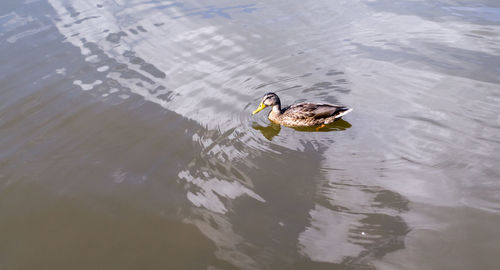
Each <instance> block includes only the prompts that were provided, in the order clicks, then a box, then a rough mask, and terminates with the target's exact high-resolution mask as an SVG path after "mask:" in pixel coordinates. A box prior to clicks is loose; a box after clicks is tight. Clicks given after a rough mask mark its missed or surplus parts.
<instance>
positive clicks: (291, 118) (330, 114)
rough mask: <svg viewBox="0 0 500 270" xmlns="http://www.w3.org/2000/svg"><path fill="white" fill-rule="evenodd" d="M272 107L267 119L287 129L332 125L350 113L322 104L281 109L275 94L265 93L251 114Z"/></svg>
mask: <svg viewBox="0 0 500 270" xmlns="http://www.w3.org/2000/svg"><path fill="white" fill-rule="evenodd" d="M266 107H272V109H271V111H270V112H269V115H268V118H269V120H271V121H272V122H274V123H277V124H280V125H284V126H289V127H309V126H317V125H326V124H330V123H333V122H334V121H335V120H336V119H339V118H341V117H342V116H344V115H345V114H347V113H349V112H350V111H352V109H351V108H348V107H345V106H341V105H334V104H324V103H309V102H302V103H297V104H293V105H290V106H288V107H285V108H283V109H282V108H281V101H280V99H279V97H278V96H277V95H276V94H275V93H267V94H265V95H264V97H263V98H262V101H261V103H260V105H259V107H258V108H257V109H256V110H255V111H254V112H253V114H256V113H257V112H259V111H261V110H263V109H264V108H266Z"/></svg>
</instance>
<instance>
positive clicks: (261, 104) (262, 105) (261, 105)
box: [252, 102, 267, 114]
mask: <svg viewBox="0 0 500 270" xmlns="http://www.w3.org/2000/svg"><path fill="white" fill-rule="evenodd" d="M265 107H267V106H266V105H265V104H264V103H262V102H261V103H260V105H259V108H257V110H255V111H253V112H252V114H256V113H258V112H260V111H262V110H264V108H265Z"/></svg>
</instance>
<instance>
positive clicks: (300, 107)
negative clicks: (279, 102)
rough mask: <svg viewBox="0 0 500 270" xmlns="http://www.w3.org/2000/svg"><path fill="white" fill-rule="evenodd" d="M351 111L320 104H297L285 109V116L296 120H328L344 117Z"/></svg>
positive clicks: (339, 106)
mask: <svg viewBox="0 0 500 270" xmlns="http://www.w3.org/2000/svg"><path fill="white" fill-rule="evenodd" d="M350 110H351V109H350V108H348V107H345V106H341V105H334V104H318V103H307V102H304V103H297V104H294V105H291V106H290V107H288V108H285V112H284V114H285V115H287V116H291V117H294V118H300V119H305V118H316V119H320V118H327V117H331V116H337V115H338V116H339V117H340V116H342V115H344V114H346V113H348V112H349V111H350Z"/></svg>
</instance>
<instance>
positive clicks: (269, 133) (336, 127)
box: [252, 119, 351, 141]
mask: <svg viewBox="0 0 500 270" xmlns="http://www.w3.org/2000/svg"><path fill="white" fill-rule="evenodd" d="M350 127H351V124H350V123H349V122H347V121H345V120H343V119H339V120H337V121H335V122H333V123H330V124H328V125H325V126H323V127H290V128H291V129H294V130H296V131H302V132H329V131H343V130H346V129H348V128H350ZM252 128H253V129H255V130H258V131H260V133H262V135H263V136H264V137H265V138H266V139H268V140H269V141H272V140H273V137H275V136H277V135H278V134H279V133H280V131H281V125H279V124H275V123H273V122H269V124H268V125H267V126H261V125H260V124H259V123H257V122H255V121H254V122H252Z"/></svg>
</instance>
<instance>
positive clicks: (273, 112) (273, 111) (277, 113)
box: [269, 104, 281, 118]
mask: <svg viewBox="0 0 500 270" xmlns="http://www.w3.org/2000/svg"><path fill="white" fill-rule="evenodd" d="M280 115H281V104H276V105H274V106H273V108H272V109H271V112H269V117H270V118H277V117H278V116H280Z"/></svg>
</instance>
